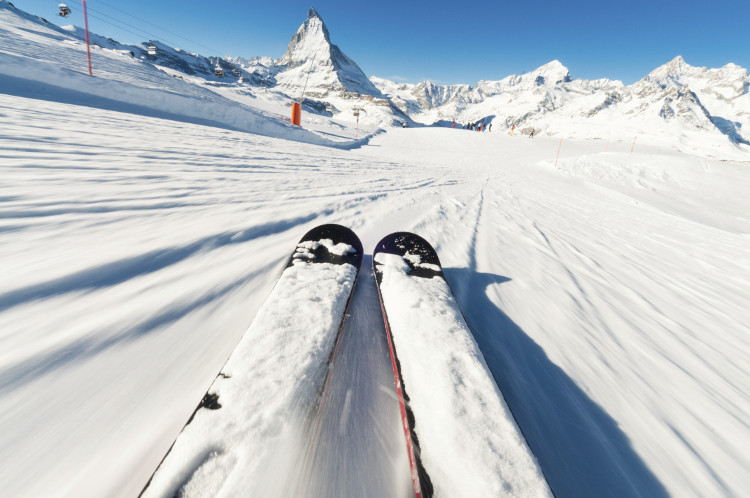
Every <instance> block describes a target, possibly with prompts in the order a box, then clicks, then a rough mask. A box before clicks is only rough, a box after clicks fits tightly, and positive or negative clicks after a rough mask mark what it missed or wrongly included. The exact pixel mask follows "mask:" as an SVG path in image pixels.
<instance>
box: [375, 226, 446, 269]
mask: <svg viewBox="0 0 750 498" xmlns="http://www.w3.org/2000/svg"><path fill="white" fill-rule="evenodd" d="M379 252H382V253H386V254H397V255H399V256H404V255H405V254H407V253H409V254H412V255H417V256H419V257H420V259H421V262H422V263H427V264H431V265H437V266H440V267H441V268H442V265H441V264H440V258H438V255H437V252H436V251H435V249H434V248H433V247H432V245H430V243H429V242H427V241H426V240H425V239H423V238H422V237H420V236H419V235H417V234H415V233H411V232H394V233H392V234H390V235H386V236H385V237H383V238H382V239H381V240H380V242H378V244H377V245H376V246H375V250H374V251H373V255H375V254H377V253H379Z"/></svg>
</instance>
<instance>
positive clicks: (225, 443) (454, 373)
mask: <svg viewBox="0 0 750 498" xmlns="http://www.w3.org/2000/svg"><path fill="white" fill-rule="evenodd" d="M362 260H363V250H362V244H361V242H360V240H359V239H358V238H357V236H356V235H355V234H354V232H352V231H351V230H350V229H348V228H346V227H343V226H340V225H321V226H319V227H316V228H314V229H312V230H310V231H309V232H308V233H307V234H305V236H304V237H302V239H301V240H300V242H299V243H298V244H297V247H296V249H295V251H294V253H293V254H292V256H291V258H290V259H289V262H288V264H287V266H286V268H285V270H284V272H283V273H282V275H281V277H280V278H279V281H278V282H277V283H276V285H275V286H274V289H273V291H272V292H271V295H270V296H269V297H268V299H267V301H266V302H265V303H264V305H263V306H262V307H261V309H260V310H259V312H258V314H257V316H256V318H255V320H254V321H253V324H252V325H251V326H250V328H249V329H248V330H247V332H246V333H245V336H243V339H242V340H241V341H240V344H239V345H238V346H237V348H236V349H235V351H234V352H233V353H232V355H231V356H230V358H229V360H227V363H226V364H225V365H224V367H223V368H222V371H221V373H220V374H219V376H218V377H217V378H216V380H215V381H214V383H213V384H212V385H211V387H210V388H209V390H208V392H207V394H206V395H205V397H204V398H203V400H202V401H201V403H200V404H199V406H198V407H197V408H196V410H195V412H194V413H193V415H192V416H191V417H190V420H189V421H188V422H187V424H186V426H185V427H184V428H183V430H182V432H181V433H180V435H178V437H177V439H176V440H175V442H174V443H173V445H172V447H171V448H170V450H169V452H168V453H167V455H166V456H165V458H164V459H163V460H162V462H161V464H160V465H159V467H158V468H157V470H156V472H155V473H154V475H153V476H152V477H151V479H150V480H149V482H148V483H147V485H146V487H145V488H144V490H143V492H142V493H141V496H180V497H182V496H217V495H225V496H231V495H248V494H251V493H252V494H256V495H258V496H268V495H276V494H279V495H281V494H284V495H286V494H288V487H285V486H284V485H283V483H282V484H281V485H279V486H277V487H276V488H273V485H272V484H269V485H264V486H265V487H259V484H258V482H259V481H262V480H263V479H262V476H263V474H264V473H265V472H268V469H269V468H270V469H277V470H280V473H281V474H283V473H284V471H283V469H281V467H283V466H284V465H286V466H287V469H286V470H287V471H288V466H289V464H288V463H287V464H284V463H283V462H277V463H274V462H273V460H274V458H276V459H283V458H286V459H288V458H289V455H290V454H292V455H298V456H299V455H305V456H299V458H301V459H302V462H301V463H300V462H297V463H296V464H295V465H296V467H295V469H297V470H299V469H301V470H299V471H300V472H309V464H310V456H311V454H313V453H314V452H315V449H314V448H315V439H316V438H317V430H318V427H319V425H320V415H321V414H322V412H323V403H325V398H326V389H327V386H328V382H329V378H330V373H331V367H332V365H333V363H334V361H335V356H336V352H337V350H338V345H339V341H340V338H341V332H342V330H343V329H344V322H345V320H346V314H347V310H348V306H349V303H350V301H351V297H352V294H353V290H354V287H355V283H356V280H357V274H358V272H359V268H360V266H361V263H362ZM373 271H374V274H375V281H376V284H377V288H378V295H379V298H380V304H381V308H382V311H383V318H384V321H385V330H386V335H387V342H388V348H389V351H390V358H391V362H392V367H393V374H394V380H395V385H396V392H397V398H398V404H399V409H400V412H401V420H402V425H403V430H404V436H405V441H406V448H407V454H408V458H409V465H410V471H411V480H412V485H413V489H414V496H415V497H416V498H422V497H430V496H433V493H436V494H438V495H444V496H457V495H467V496H468V495H469V494H472V493H474V492H473V491H470V488H472V485H470V484H467V483H466V482H464V481H467V480H470V481H472V482H473V487H474V488H475V489H476V490H481V492H480V493H478V494H479V495H487V496H490V495H492V496H497V495H498V493H503V494H507V491H508V489H509V487H510V488H512V487H513V486H515V487H516V489H515V491H516V493H515V494H524V495H527V496H528V495H530V494H534V495H539V496H544V495H546V494H548V493H546V492H545V490H547V491H548V488H547V485H546V481H544V478H543V476H541V472H539V469H538V467H537V465H536V461H535V459H534V458H533V456H532V455H531V452H530V450H528V447H527V446H526V444H525V441H524V440H523V436H521V435H520V431H519V430H518V428H517V426H516V425H515V422H514V421H513V418H512V415H510V412H509V410H508V408H507V405H505V402H504V400H503V398H502V394H500V392H499V390H498V388H497V386H496V385H495V383H494V381H493V380H492V378H491V374H490V373H489V370H488V369H487V366H486V364H485V363H484V360H483V359H482V356H481V352H479V349H478V347H476V343H475V342H474V340H473V337H472V336H471V332H470V331H469V329H468V327H467V326H466V323H465V321H464V319H463V316H462V315H461V312H460V309H459V308H458V306H457V304H456V303H455V300H454V298H453V295H452V293H451V291H450V288H449V287H448V284H447V282H446V281H445V278H444V275H443V272H442V268H441V266H440V261H439V259H438V256H437V253H436V252H435V250H434V249H433V248H432V247H431V246H430V244H429V243H428V242H427V241H425V240H424V239H423V238H421V237H419V236H418V235H415V234H412V233H407V232H397V233H394V234H391V235H388V236H386V237H385V238H383V239H382V240H381V241H380V242H379V243H378V244H377V246H376V248H375V250H374V251H373ZM441 335H442V337H440V336H441ZM425 342H429V343H431V344H425ZM431 348H432V349H431ZM431 351H432V353H430V352H431ZM397 352H398V354H397ZM425 352H427V354H428V355H429V354H432V355H434V356H435V357H436V358H432V359H430V358H427V359H425V357H424V355H425ZM445 355H448V356H445ZM441 356H443V358H440V357H441ZM455 356H459V357H461V358H460V359H459V360H458V362H456V359H455V358H454V357H455ZM440 363H445V365H443V366H444V367H446V370H447V371H448V372H447V373H446V374H445V375H440V374H438V375H436V372H435V370H436V368H435V367H436V366H437V367H438V369H439V367H440V366H441V365H440ZM463 368H465V369H466V372H458V370H457V369H463ZM444 373H445V372H444ZM477 373H478V374H479V375H477ZM467 382H468V383H471V384H472V385H471V386H470V387H469V388H467V389H462V388H459V389H458V391H456V386H457V385H458V386H460V385H465V383H467ZM406 385H409V389H410V391H409V394H407V391H406ZM310 393H317V395H316V396H311V395H310ZM488 393H489V394H488ZM410 396H411V397H410ZM492 398H495V399H494V400H493V399H492ZM493 403H494V405H493ZM462 404H463V405H464V406H460V405H462ZM456 405H459V406H456ZM475 405H476V406H475ZM495 405H497V406H495ZM488 406H489V407H490V410H489V411H488V410H487V408H488ZM493 410H494V411H493ZM435 411H446V412H447V413H444V414H442V415H441V416H437V417H435V416H434V415H435V413H431V412H435ZM305 413H307V414H311V413H316V414H317V416H313V417H309V416H308V417H306V419H305V420H302V421H300V420H296V421H294V420H289V418H290V417H293V416H294V414H305ZM467 414H468V416H467ZM477 417H478V419H479V420H472V418H477ZM446 418H448V419H450V421H449V422H448V423H447V424H446V423H445V419H446ZM498 418H500V419H505V421H506V425H507V422H509V423H510V425H511V426H512V427H510V431H509V429H508V427H504V426H503V427H499V426H498V425H497V423H496V420H495V419H498ZM477 424H478V425H477ZM300 425H303V426H304V425H306V426H308V430H306V431H305V434H306V435H305V436H304V437H305V438H306V439H308V440H310V441H307V442H300V441H296V442H295V441H294V435H290V434H289V432H293V430H292V429H290V428H291V427H299V426H300ZM501 425H502V424H501ZM477 431H478V432H479V434H478V437H479V438H480V440H478V441H476V443H475V444H472V443H471V441H470V440H471V439H473V438H474V436H476V435H477V434H474V436H472V434H473V433H476V432H477ZM488 431H492V432H498V433H499V434H496V435H495V436H492V435H489V436H487V435H486V434H485V433H486V432H488ZM508 432H510V435H511V438H510V443H511V446H513V445H515V446H518V445H519V444H521V445H522V446H523V448H522V450H523V451H522V453H523V452H524V451H525V454H526V457H525V459H524V458H521V459H520V460H519V459H518V458H509V455H507V454H501V455H498V454H496V453H497V446H498V445H503V444H505V443H507V442H508V441H507V439H508V438H507V435H508V434H507V433H508ZM418 433H419V439H418V437H417V434H418ZM298 437H299V436H298ZM446 437H447V438H448V439H450V440H449V441H446V440H445V439H446ZM493 437H494V438H495V439H493ZM467 439H468V440H469V441H467ZM474 439H475V438H474ZM503 440H506V441H503ZM269 441H275V442H276V443H274V444H273V445H269V444H268V442H269ZM420 441H422V443H423V444H422V446H420ZM285 444H286V445H288V446H289V449H288V451H286V452H284V451H281V452H279V451H278V447H279V446H284V445H285ZM269 446H275V447H274V448H269ZM488 448H489V450H488ZM477 450H480V451H477ZM517 452H518V448H515V447H513V448H511V453H510V456H511V457H512V456H513V454H514V453H517ZM487 454H489V455H490V457H489V458H488V457H487ZM279 455H281V456H279ZM446 456H447V458H446ZM269 460H271V463H269ZM488 460H489V461H488ZM498 461H501V462H500V463H498ZM508 461H510V463H511V465H510V466H508V465H507V464H508ZM519 465H520V466H526V467H530V468H531V469H532V472H531V474H532V478H531V479H529V477H528V476H529V471H528V469H525V470H522V471H521V472H519V475H522V476H523V477H522V478H521V479H520V481H519V479H516V478H514V477H513V476H509V475H508V474H509V473H517V471H519V468H520V467H518V466H519ZM514 466H515V467H514ZM426 469H429V473H428V471H427V470H426ZM293 472H294V470H293ZM493 473H494V474H495V478H493V477H492V474H493ZM488 475H489V477H487V476H488ZM540 476H541V481H540V479H539V477H540ZM516 481H518V482H516ZM534 481H540V482H534ZM542 482H543V484H542ZM303 485H304V484H303ZM467 486H468V487H467ZM251 490H252V491H251ZM282 490H283V491H282ZM456 490H458V491H459V492H458V494H457V493H456ZM298 491H299V490H298ZM534 491H541V492H537V493H535V492H534ZM511 494H514V493H511ZM472 495H473V496H477V493H474V494H472Z"/></svg>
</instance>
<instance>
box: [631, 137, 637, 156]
mask: <svg viewBox="0 0 750 498" xmlns="http://www.w3.org/2000/svg"><path fill="white" fill-rule="evenodd" d="M636 138H638V135H636V136H635V138H634V139H633V145H631V146H630V153H631V154H632V153H633V149H635V139H636Z"/></svg>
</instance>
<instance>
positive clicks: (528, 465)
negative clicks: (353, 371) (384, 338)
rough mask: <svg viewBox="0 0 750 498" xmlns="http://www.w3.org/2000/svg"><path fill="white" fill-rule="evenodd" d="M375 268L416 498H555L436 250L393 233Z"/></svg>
mask: <svg viewBox="0 0 750 498" xmlns="http://www.w3.org/2000/svg"><path fill="white" fill-rule="evenodd" d="M373 270H374V272H375V279H376V282H377V285H378V293H379V295H380V302H381V306H382V309H383V316H384V318H385V322H386V331H387V334H388V342H389V347H390V352H391V359H392V363H393V370H394V376H395V379H396V386H397V392H398V397H399V404H400V407H401V416H402V422H403V426H404V433H405V436H406V445H407V451H408V452H409V460H410V464H411V466H412V469H411V470H412V482H413V485H414V494H415V496H416V497H418V498H421V497H424V498H427V497H430V496H433V495H434V496H451V497H455V496H472V497H473V496H552V492H551V490H550V488H549V486H548V484H547V481H546V480H545V478H544V475H543V474H542V472H541V469H540V468H539V465H538V464H537V461H536V458H535V457H534V455H533V454H532V453H531V450H530V449H529V447H528V445H527V443H526V440H525V439H524V437H523V435H522V434H521V432H520V430H519V428H518V426H517V424H516V422H515V419H514V417H513V414H512V413H511V411H510V409H509V408H508V406H507V404H506V402H505V399H504V398H503V395H502V393H501V392H500V390H499V388H498V386H497V384H496V383H495V381H494V379H493V377H492V374H491V372H490V371H489V369H488V367H487V364H486V363H485V361H484V357H483V356H482V353H481V351H480V350H479V347H478V346H477V344H476V342H475V341H474V337H473V335H472V334H471V331H470V330H469V328H468V326H467V324H466V321H465V320H464V318H463V315H462V314H461V310H460V309H459V307H458V305H457V304H456V301H455V299H454V297H453V294H452V292H451V290H450V287H449V286H448V284H447V282H446V280H445V277H444V275H443V272H442V267H441V265H440V261H439V259H438V256H437V253H436V252H435V250H434V249H433V248H432V246H430V244H429V243H428V242H427V241H425V240H424V239H423V238H421V237H419V236H418V235H415V234H412V233H408V232H397V233H393V234H391V235H388V236H387V237H385V238H383V239H382V240H381V241H380V242H379V243H378V244H377V246H376V248H375V251H374V253H373Z"/></svg>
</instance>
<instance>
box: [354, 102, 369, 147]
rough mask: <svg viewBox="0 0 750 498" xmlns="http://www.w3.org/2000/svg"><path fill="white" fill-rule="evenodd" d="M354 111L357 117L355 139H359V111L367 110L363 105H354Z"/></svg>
mask: <svg viewBox="0 0 750 498" xmlns="http://www.w3.org/2000/svg"><path fill="white" fill-rule="evenodd" d="M352 111H353V112H354V115H355V116H356V117H357V133H356V135H355V136H354V139H355V140H358V139H359V113H360V112H365V110H364V109H362V108H361V107H354V108H352ZM365 114H366V113H365Z"/></svg>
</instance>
